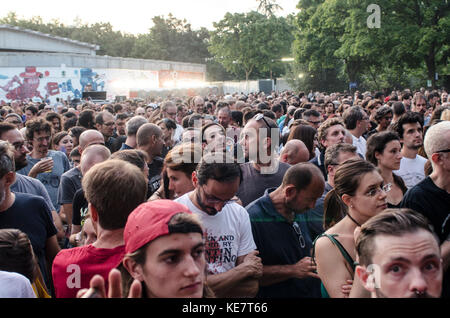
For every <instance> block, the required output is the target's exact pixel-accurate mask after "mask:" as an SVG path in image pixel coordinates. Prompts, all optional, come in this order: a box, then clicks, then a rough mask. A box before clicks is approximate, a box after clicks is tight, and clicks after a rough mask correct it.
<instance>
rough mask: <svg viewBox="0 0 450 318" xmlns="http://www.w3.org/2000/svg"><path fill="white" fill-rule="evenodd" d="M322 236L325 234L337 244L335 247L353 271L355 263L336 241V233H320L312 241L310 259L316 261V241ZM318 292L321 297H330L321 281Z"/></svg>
mask: <svg viewBox="0 0 450 318" xmlns="http://www.w3.org/2000/svg"><path fill="white" fill-rule="evenodd" d="M322 236H326V237H328V238H329V239H330V241H331V242H332V243H333V244H334V245H336V246H337V248H338V249H339V251H340V252H341V254H342V256H343V257H344V259H345V260H346V261H347V263H348V264H349V265H350V267H351V268H352V270H353V272H354V271H355V268H356V263H355V262H354V261H353V258H352V257H351V256H350V254H349V253H348V252H347V250H346V249H345V247H344V246H343V245H342V244H341V243H340V242H339V241H338V240H336V239H335V237H336V236H338V234H326V233H322V234H321V235H319V236H318V237H317V238H316V239H315V240H314V243H313V253H312V259H313V261H314V263H316V260H315V255H316V241H317V240H318V239H319V238H321V237H322ZM320 292H321V294H322V298H330V295H328V292H327V290H326V289H325V286H324V285H323V283H320Z"/></svg>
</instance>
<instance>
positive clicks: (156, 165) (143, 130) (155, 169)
mask: <svg viewBox="0 0 450 318" xmlns="http://www.w3.org/2000/svg"><path fill="white" fill-rule="evenodd" d="M136 142H137V149H139V150H143V151H145V152H146V153H147V155H148V157H149V161H148V162H147V165H148V170H149V175H148V178H149V180H148V187H149V189H148V192H147V196H148V197H150V196H151V195H152V194H153V193H154V192H155V191H156V190H158V189H159V187H160V185H161V171H162V167H163V162H164V160H163V158H161V154H162V148H163V145H164V139H163V133H162V130H161V128H159V127H158V126H157V125H155V124H144V125H142V126H141V127H140V128H139V130H138V131H137V134H136Z"/></svg>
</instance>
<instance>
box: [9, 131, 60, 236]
mask: <svg viewBox="0 0 450 318" xmlns="http://www.w3.org/2000/svg"><path fill="white" fill-rule="evenodd" d="M0 140H5V141H8V142H9V143H10V144H11V145H12V146H13V149H12V150H13V152H14V164H15V167H16V168H15V170H16V171H17V170H19V169H22V168H23V167H26V166H27V164H28V161H27V153H28V152H29V150H28V148H27V146H26V144H25V140H24V139H23V136H22V134H21V133H20V131H19V130H18V129H17V128H16V126H14V125H12V124H9V123H0ZM10 189H11V191H12V192H21V193H28V194H34V195H37V196H40V197H42V198H43V199H44V200H45V202H46V203H47V205H48V208H49V210H50V211H52V217H53V222H54V223H55V226H56V228H57V230H58V239H62V238H63V237H64V229H63V225H62V222H61V218H60V217H59V214H58V213H56V210H55V208H54V206H53V204H52V200H51V199H50V196H49V195H48V192H47V190H46V189H45V187H44V185H43V184H42V182H41V181H39V180H38V179H35V178H31V177H28V176H24V175H21V174H16V181H15V182H14V183H13V184H12V185H11V187H10Z"/></svg>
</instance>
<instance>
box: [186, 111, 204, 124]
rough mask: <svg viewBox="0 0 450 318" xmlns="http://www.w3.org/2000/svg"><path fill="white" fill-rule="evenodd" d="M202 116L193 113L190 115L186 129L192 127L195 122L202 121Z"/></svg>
mask: <svg viewBox="0 0 450 318" xmlns="http://www.w3.org/2000/svg"><path fill="white" fill-rule="evenodd" d="M202 119H203V116H202V115H200V114H197V113H194V114H192V115H190V116H189V119H188V127H194V124H195V121H197V120H202Z"/></svg>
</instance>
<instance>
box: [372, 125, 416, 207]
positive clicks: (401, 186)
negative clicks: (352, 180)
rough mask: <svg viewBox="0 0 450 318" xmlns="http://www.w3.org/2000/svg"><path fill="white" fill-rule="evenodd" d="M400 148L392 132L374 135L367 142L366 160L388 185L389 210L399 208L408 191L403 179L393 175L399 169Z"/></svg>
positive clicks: (397, 137)
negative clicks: (374, 167)
mask: <svg viewBox="0 0 450 318" xmlns="http://www.w3.org/2000/svg"><path fill="white" fill-rule="evenodd" d="M401 150H402V146H401V144H400V137H399V136H398V135H397V134H396V133H395V132H392V131H383V132H380V133H376V134H374V135H372V136H370V137H369V139H368V140H367V152H366V159H367V161H369V162H371V163H372V164H374V165H375V166H377V168H378V169H379V172H380V174H381V176H382V177H383V181H384V184H385V185H390V188H391V190H390V191H389V192H388V194H387V201H388V207H389V208H397V207H399V204H400V202H401V201H402V199H403V196H404V194H405V193H406V191H408V188H407V187H406V185H405V182H404V181H403V179H402V178H401V177H399V176H397V175H396V174H395V173H393V171H394V170H399V169H400V161H401V160H402V154H401Z"/></svg>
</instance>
